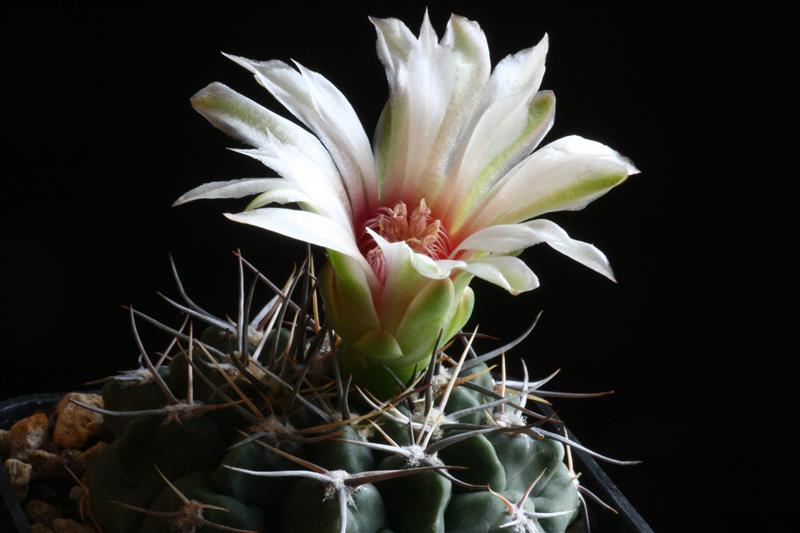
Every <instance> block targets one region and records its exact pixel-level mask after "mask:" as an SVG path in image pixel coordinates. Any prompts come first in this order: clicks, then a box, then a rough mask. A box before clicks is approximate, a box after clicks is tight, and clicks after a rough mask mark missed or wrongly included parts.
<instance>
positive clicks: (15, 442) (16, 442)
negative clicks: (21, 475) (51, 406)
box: [9, 413, 50, 461]
mask: <svg viewBox="0 0 800 533" xmlns="http://www.w3.org/2000/svg"><path fill="white" fill-rule="evenodd" d="M49 427H50V418H49V417H48V416H47V415H46V414H44V413H36V414H34V415H31V416H29V417H27V418H23V419H22V420H20V421H18V422H17V423H16V424H14V425H13V426H11V431H9V433H10V434H11V444H10V446H9V448H10V450H11V457H13V458H14V459H20V460H23V461H24V460H26V459H27V457H28V453H30V451H31V450H38V449H39V448H41V447H42V445H43V444H44V443H45V442H47V433H48V429H49Z"/></svg>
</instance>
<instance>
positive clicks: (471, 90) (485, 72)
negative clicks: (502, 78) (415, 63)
mask: <svg viewBox="0 0 800 533" xmlns="http://www.w3.org/2000/svg"><path fill="white" fill-rule="evenodd" d="M441 44H442V47H443V48H444V49H445V50H447V51H449V53H450V57H449V61H452V62H453V63H454V64H455V69H456V70H455V80H454V83H453V87H452V91H451V94H450V97H449V107H448V109H447V112H446V114H445V116H444V118H443V120H442V123H441V125H440V126H439V132H438V134H437V137H436V144H435V145H434V146H433V147H432V149H431V154H432V156H431V158H430V160H429V162H428V166H427V168H426V170H425V171H424V172H425V175H424V176H423V178H422V179H421V181H420V183H419V188H420V192H419V195H420V197H424V198H428V199H429V201H430V202H431V203H432V204H438V203H439V200H438V195H439V194H446V195H449V194H452V187H451V186H450V183H449V181H450V178H451V177H452V176H453V173H454V172H455V170H456V169H455V167H456V166H457V164H458V161H460V159H461V155H462V154H463V152H464V149H465V148H466V146H467V141H468V139H469V136H470V134H471V132H472V129H473V127H474V122H475V117H476V115H477V111H478V110H479V108H480V105H481V103H482V101H483V91H484V87H485V86H486V84H487V82H488V80H489V73H490V70H491V61H490V59H489V45H488V44H487V42H486V36H485V35H484V33H483V30H482V29H481V27H480V26H479V25H478V23H477V22H474V21H471V20H468V19H466V18H464V17H459V16H457V15H452V16H451V17H450V20H449V21H448V23H447V29H446V31H445V34H444V37H442V43H441Z"/></svg>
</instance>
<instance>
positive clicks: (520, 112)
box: [453, 35, 555, 209]
mask: <svg viewBox="0 0 800 533" xmlns="http://www.w3.org/2000/svg"><path fill="white" fill-rule="evenodd" d="M548 46H549V45H548V37H547V35H545V36H544V38H542V40H541V41H540V42H539V44H537V45H536V46H534V47H532V48H528V49H526V50H523V51H521V52H518V53H516V54H514V55H510V56H507V57H506V58H504V59H503V60H502V61H501V62H500V63H499V64H498V65H497V67H496V68H495V70H494V72H493V73H492V77H491V79H490V81H489V84H488V85H487V87H486V95H485V98H484V100H485V106H486V107H485V110H484V111H483V113H482V115H481V116H480V118H479V120H478V122H477V125H476V126H475V127H474V131H473V132H472V136H471V138H470V139H468V140H467V141H466V142H468V145H467V147H466V150H465V153H464V156H463V159H462V161H461V164H460V167H459V169H458V172H457V175H458V183H457V184H456V189H457V190H456V191H455V196H454V197H453V201H454V202H459V203H460V204H462V205H459V206H458V207H459V208H462V209H463V207H464V206H463V202H464V199H465V198H467V199H469V204H470V205H469V207H471V206H472V205H474V203H475V201H476V200H477V197H479V196H480V195H481V194H485V192H486V191H487V190H488V189H489V187H490V186H491V185H492V184H493V183H495V182H496V180H497V179H499V178H500V177H501V176H502V175H503V174H505V173H506V172H507V171H508V170H509V169H510V168H511V167H513V166H514V165H515V164H517V163H518V162H519V161H520V160H521V159H522V158H524V157H525V156H527V155H529V154H530V153H531V152H532V151H533V150H534V149H535V148H536V146H537V145H538V144H539V143H540V142H541V140H542V138H543V137H544V136H545V134H546V133H547V132H548V131H549V129H550V127H551V126H552V123H553V117H554V113H555V97H554V96H553V94H552V93H551V92H545V93H537V91H538V90H539V87H540V85H541V81H542V77H543V76H544V71H545V68H544V63H545V58H546V56H547V50H548Z"/></svg>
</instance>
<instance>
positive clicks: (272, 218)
mask: <svg viewBox="0 0 800 533" xmlns="http://www.w3.org/2000/svg"><path fill="white" fill-rule="evenodd" d="M225 216H226V217H228V218H229V219H231V220H233V221H235V222H241V223H242V224H249V225H251V226H257V227H259V228H263V229H266V230H269V231H274V232H275V233H280V234H281V235H285V236H287V237H291V238H292V239H297V240H300V241H304V242H307V243H310V244H315V245H317V246H322V247H325V248H330V249H331V250H336V251H337V252H341V253H343V254H345V255H348V256H350V257H352V258H354V259H356V260H357V261H359V262H360V263H361V265H362V266H364V267H365V269H366V270H369V271H371V269H370V267H369V264H368V263H367V262H366V260H365V259H364V257H363V256H362V255H361V252H360V251H359V250H358V246H357V245H356V242H355V239H354V238H353V233H352V232H351V231H350V230H349V229H348V228H346V227H343V226H341V225H340V224H339V223H337V222H336V221H335V220H332V219H330V218H328V217H325V216H322V215H318V214H316V213H309V212H307V211H297V210H294V209H283V208H280V207H266V208H262V209H254V210H253V211H245V212H243V213H235V214H234V213H226V214H225Z"/></svg>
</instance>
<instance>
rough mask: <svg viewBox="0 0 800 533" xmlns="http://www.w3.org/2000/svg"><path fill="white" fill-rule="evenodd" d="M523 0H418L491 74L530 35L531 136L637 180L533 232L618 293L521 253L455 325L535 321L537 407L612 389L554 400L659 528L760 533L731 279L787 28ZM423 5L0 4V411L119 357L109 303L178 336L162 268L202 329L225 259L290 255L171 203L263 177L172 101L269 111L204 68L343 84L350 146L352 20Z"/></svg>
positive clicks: (217, 207) (766, 498)
mask: <svg viewBox="0 0 800 533" xmlns="http://www.w3.org/2000/svg"><path fill="white" fill-rule="evenodd" d="M521 6H522V4H516V3H514V4H502V3H492V4H491V6H489V5H488V4H480V3H469V2H441V3H440V2H430V3H429V8H430V14H431V18H432V21H433V23H434V25H435V27H436V28H437V30H439V32H440V34H441V32H442V31H443V28H444V24H445V22H446V19H447V16H448V15H449V13H450V12H451V11H452V12H456V13H459V14H463V15H466V16H468V17H470V18H474V19H476V20H478V21H479V22H480V23H481V25H482V27H483V28H484V30H485V32H486V34H487V37H488V41H489V45H490V49H491V51H492V60H493V63H496V62H497V61H498V60H499V59H500V58H502V57H503V56H505V55H506V54H508V53H512V52H515V51H517V50H519V49H522V48H526V47H528V46H531V45H533V44H535V43H536V42H538V40H539V39H540V38H541V37H542V35H543V34H544V32H548V33H549V36H550V53H549V56H548V67H547V74H546V76H545V80H544V84H543V88H546V89H552V90H554V91H555V93H556V96H557V99H558V112H557V116H556V124H555V127H554V128H553V130H552V131H551V133H550V135H549V136H548V140H553V139H556V138H558V137H560V136H563V135H568V134H580V135H583V136H585V137H588V138H591V139H594V140H598V141H601V142H603V143H606V144H608V145H610V146H612V147H614V148H616V149H618V150H620V151H621V152H622V153H624V154H625V155H627V156H629V157H630V158H631V159H633V161H634V162H635V163H636V165H637V166H638V167H639V168H640V169H641V170H642V174H640V175H637V176H634V177H633V178H631V179H630V180H629V181H628V182H627V183H625V184H624V185H623V186H621V187H619V188H618V189H616V190H614V191H612V192H611V193H610V194H608V195H607V196H606V197H604V198H602V199H600V200H598V201H597V202H595V203H594V204H592V205H591V206H590V207H589V208H588V209H586V210H585V211H582V212H578V213H565V214H557V215H555V216H553V217H552V218H553V219H554V220H556V221H557V222H559V223H560V224H562V225H563V226H564V227H565V229H567V231H569V232H570V234H571V235H572V236H573V237H576V238H579V239H582V240H586V241H589V242H593V243H595V244H597V245H598V246H599V247H600V248H601V249H602V250H603V251H604V252H606V254H607V255H608V256H609V258H610V259H611V262H612V265H613V267H614V269H615V271H616V273H617V277H618V279H619V281H620V283H619V284H617V285H615V284H612V283H610V282H608V281H607V280H605V279H603V278H601V277H600V276H597V275H595V274H593V273H592V272H590V271H588V270H587V269H584V268H582V267H580V266H579V265H577V264H574V263H572V262H571V261H570V260H568V259H566V258H564V257H562V256H560V255H558V254H557V253H556V252H554V251H552V250H550V249H547V248H545V247H539V248H534V249H531V250H529V251H527V252H526V253H525V254H524V256H523V257H524V258H525V259H526V261H527V262H528V263H529V264H530V265H531V266H532V268H533V269H534V271H536V272H537V274H538V275H539V278H540V280H541V281H542V287H541V288H540V289H538V290H536V291H534V292H532V293H527V294H525V295H522V296H519V297H511V296H508V295H507V294H505V293H504V292H503V291H502V290H501V289H499V288H496V287H493V286H487V285H486V284H484V283H482V282H480V281H476V282H474V283H473V287H474V288H475V289H476V293H477V306H476V311H475V313H474V315H473V319H472V320H471V322H470V324H472V325H474V324H476V323H479V324H480V326H481V330H482V331H483V332H485V333H491V334H494V335H497V336H498V337H501V338H502V339H504V340H508V339H510V338H511V337H513V336H515V335H516V334H517V333H518V332H520V331H522V330H523V329H524V327H525V326H526V325H527V324H528V323H529V322H530V320H531V319H532V318H533V316H535V314H536V313H537V312H538V311H539V310H541V309H544V310H545V313H544V316H543V319H542V321H541V323H540V325H539V327H538V329H537V330H536V331H535V333H534V334H533V335H532V337H531V338H530V339H529V340H528V341H527V342H526V343H524V344H523V345H522V348H521V349H517V350H516V354H517V355H522V356H524V357H525V358H526V360H527V362H528V366H529V368H530V369H531V370H532V372H533V373H534V374H535V375H537V376H543V375H545V374H547V373H549V372H551V371H552V370H554V369H556V368H561V369H562V372H561V374H560V375H559V377H558V378H557V379H556V382H555V386H556V387H557V388H558V389H560V390H566V391H594V390H606V389H614V390H616V391H617V392H616V394H615V395H614V396H612V397H610V398H604V399H599V400H585V401H584V400H582V401H560V402H559V403H558V405H557V407H558V408H559V411H560V412H561V413H562V415H563V416H564V418H565V419H566V420H567V421H568V422H569V423H570V425H571V427H572V429H573V430H574V431H575V432H576V433H577V434H578V435H579V436H581V437H582V439H583V440H584V442H585V443H587V444H589V445H590V446H592V447H593V448H595V449H597V450H598V451H601V452H605V453H608V454H610V455H613V456H616V457H621V458H637V459H642V460H644V463H643V464H642V465H641V466H637V467H625V468H621V467H611V466H610V467H608V471H609V473H610V474H611V476H612V477H613V478H614V479H615V480H616V481H617V482H618V484H619V486H620V487H621V488H622V490H623V492H625V493H626V495H627V496H628V497H629V498H630V500H631V501H632V502H633V504H634V505H635V506H637V508H638V509H640V511H641V512H642V514H643V515H644V517H645V518H646V519H648V520H649V521H650V522H651V523H652V525H653V526H654V528H655V529H656V530H657V531H708V530H721V529H718V528H721V524H723V523H728V524H736V525H737V526H738V527H737V528H735V529H734V530H738V528H741V529H744V528H745V525H746V524H751V523H755V524H758V526H757V527H756V529H755V530H754V531H778V530H783V529H784V527H788V526H787V525H786V524H785V523H784V522H783V519H782V516H781V514H782V511H783V510H784V505H783V503H782V501H783V500H782V499H781V498H782V496H781V494H782V491H781V490H779V489H778V486H779V485H778V482H779V481H780V480H781V479H782V478H783V477H784V475H785V473H784V471H783V470H782V468H781V466H780V464H781V461H782V459H781V458H780V457H778V455H777V453H776V452H774V446H773V445H774V444H775V443H776V441H780V440H781V438H780V434H781V430H780V428H779V427H777V428H776V426H774V425H772V424H771V420H770V421H768V419H767V418H766V415H767V414H768V413H771V412H774V411H775V409H776V407H780V404H779V403H778V400H779V398H778V397H777V396H776V395H775V394H774V393H770V392H769V390H771V389H769V388H768V387H767V385H766V384H767V383H769V382H770V377H769V374H770V372H775V369H776V367H775V366H774V365H773V363H772V359H771V357H772V353H771V352H770V350H769V349H767V348H766V347H765V345H764V344H758V345H756V344H755V343H752V339H753V335H752V334H753V331H754V330H757V329H758V327H759V326H758V325H759V324H760V323H762V321H765V320H764V317H763V309H764V305H763V300H764V298H765V296H764V293H763V292H758V293H756V292H755V291H753V290H752V284H753V279H754V277H755V276H756V274H755V271H754V265H755V263H756V261H760V262H763V261H770V260H771V259H770V257H771V254H762V253H760V252H759V251H758V249H757V247H758V245H757V241H758V240H760V238H761V237H760V232H761V231H762V230H761V229H760V228H759V227H758V224H757V222H756V221H757V220H758V215H756V214H754V211H753V207H754V206H756V207H758V208H759V209H762V208H764V207H765V206H768V203H769V196H770V195H771V194H772V193H773V192H774V189H775V187H776V185H774V184H775V183H776V182H779V178H778V177H776V174H778V173H779V171H780V169H778V168H776V167H775V163H774V162H775V161H778V160H780V158H781V157H782V156H783V155H784V152H783V151H782V150H781V149H779V148H778V144H777V143H776V142H775V140H780V139H781V138H784V139H785V138H787V136H788V134H789V131H790V128H791V126H790V125H787V122H786V121H784V120H783V113H784V112H785V111H786V110H787V109H788V108H789V107H790V106H793V104H791V103H786V102H784V101H782V100H781V95H780V88H781V87H782V86H784V85H785V84H786V83H787V81H788V79H789V72H788V71H789V66H790V57H791V54H790V52H789V47H790V44H792V41H791V39H790V26H789V23H788V21H787V20H786V17H782V16H781V15H780V14H776V13H770V12H769V11H767V10H766V9H763V10H760V11H759V10H755V11H753V10H751V11H732V10H711V9H705V10H698V9H688V8H678V7H675V8H662V9H641V8H639V9H634V10H621V9H617V10H614V9H602V10H601V9H585V8H577V7H569V8H567V7H564V8H561V9H556V8H553V7H545V6H541V7H540V6H537V5H534V4H533V3H525V4H524V6H525V7H521ZM423 12H424V4H410V3H404V4H403V5H402V7H401V6H392V5H390V4H385V3H372V4H369V5H363V4H350V3H348V4H346V5H334V4H331V3H326V4H322V5H317V4H313V3H301V2H295V3H292V4H290V5H288V6H287V5H283V6H281V7H266V4H263V6H262V7H260V8H258V9H254V8H252V7H243V6H240V7H236V6H229V7H224V6H223V5H219V4H218V5H214V6H213V7H201V6H196V5H195V6H190V7H186V8H184V9H170V10H164V9H163V8H160V9H156V8H148V9H132V8H131V9H124V10H123V9H109V8H103V7H98V6H94V7H80V8H79V7H70V6H68V5H61V6H55V7H50V8H41V9H26V10H20V9H9V8H5V10H4V12H3V13H2V18H3V22H2V32H1V35H0V39H2V41H1V45H0V53H1V54H2V67H0V69H1V71H2V89H0V90H1V91H2V100H0V101H2V106H3V107H2V118H3V125H2V129H1V132H0V135H2V141H1V142H0V146H2V149H3V152H4V155H3V159H2V168H3V170H2V175H3V181H2V184H3V185H2V192H0V195H1V196H0V198H2V199H3V209H2V217H3V221H2V226H0V235H1V236H2V240H1V241H0V242H1V243H2V248H0V250H1V251H0V253H2V288H1V289H0V290H2V304H3V305H2V313H3V315H2V327H3V333H2V352H0V358H2V370H0V398H5V397H11V396H14V395H18V394H24V393H30V392H35V391H52V390H66V389H72V388H75V387H78V386H80V384H81V383H83V382H85V381H87V380H90V379H95V378H98V377H102V376H105V375H108V374H111V373H113V372H114V371H116V370H118V369H121V368H127V367H131V366H132V365H134V363H135V356H136V350H135V347H134V346H133V342H132V338H131V335H130V333H129V326H128V323H127V316H126V313H125V312H123V311H122V309H121V307H120V305H121V304H133V305H135V306H136V307H138V308H140V309H142V310H145V311H147V312H149V313H150V314H153V315H155V316H159V317H161V318H163V319H165V320H166V321H171V320H175V319H176V314H175V313H174V312H172V311H171V310H170V309H169V308H167V307H166V306H165V305H164V304H163V303H162V302H161V301H160V300H159V299H158V297H157V296H156V294H155V291H157V290H159V291H164V292H166V293H168V294H173V295H174V294H175V291H174V289H173V285H172V281H171V275H170V271H169V263H168V254H169V253H172V254H173V255H174V257H175V259H176V261H177V264H178V267H179V268H180V269H181V271H182V272H183V277H184V281H185V284H186V286H187V289H188V290H189V292H190V294H192V295H193V296H194V297H195V299H196V300H197V301H199V302H202V303H203V305H205V306H206V307H208V308H211V309H212V310H215V311H217V312H218V313H219V314H224V313H226V312H228V313H232V312H234V310H235V307H234V302H235V295H236V277H235V273H236V266H235V261H234V257H233V255H232V254H231V251H232V250H234V249H236V248H239V247H240V248H241V249H242V251H243V253H244V254H245V256H246V257H248V258H249V259H250V260H251V261H252V262H254V263H255V264H257V265H259V266H260V267H261V268H262V269H263V270H264V271H265V272H266V273H268V274H269V275H271V276H273V278H274V279H276V280H280V279H281V278H283V277H284V276H285V275H286V274H287V273H288V272H289V269H290V267H291V264H292V262H294V261H298V260H300V259H301V258H302V256H303V254H304V247H303V245H301V244H299V243H295V242H289V241H287V240H286V239H283V238H281V237H278V236H275V235H271V234H268V233H265V232H261V231H259V230H256V229H252V228H248V227H243V226H238V225H236V224H233V223H231V222H228V221H226V220H225V219H224V218H223V217H222V215H221V213H222V212H223V211H225V210H228V211H230V210H236V209H237V208H241V207H242V206H243V203H242V202H213V203H201V204H197V205H189V206H185V207H181V208H175V209H173V208H171V207H170V204H171V203H172V201H173V200H174V199H175V198H177V197H178V196H179V195H180V194H181V193H183V192H185V191H186V190H188V189H190V188H192V187H194V186H196V185H198V184H200V183H204V182H206V181H210V180H212V179H225V178H238V177H247V176H266V175H270V174H271V172H270V171H268V170H266V169H263V168H261V167H259V165H258V164H257V163H255V162H254V161H252V160H249V159H247V158H244V157H242V156H238V155H236V154H234V153H232V152H230V151H226V150H225V147H229V146H235V142H233V141H231V140H229V139H227V138H226V137H225V136H224V135H223V134H221V133H219V132H217V131H216V130H214V129H213V128H212V127H211V126H210V125H208V124H207V123H206V122H205V120H204V119H202V118H201V117H200V116H199V115H197V114H196V113H194V112H193V111H192V109H191V108H190V106H189V100H188V99H189V97H190V96H191V95H192V94H193V93H194V92H195V91H197V90H199V89H200V88H202V87H203V86H205V84H207V83H210V82H212V81H217V80H218V81H223V82H224V83H226V84H227V85H229V86H231V87H233V88H235V89H237V90H239V91H241V92H242V93H244V94H246V95H248V96H250V97H252V98H255V99H257V100H259V101H260V102H263V103H265V105H267V106H268V107H271V108H272V109H274V110H276V111H279V112H282V113H283V110H281V109H280V107H279V106H278V105H277V104H276V103H275V102H274V100H272V99H271V98H270V97H269V96H268V95H267V94H266V92H265V91H263V90H262V89H261V88H260V87H259V86H258V85H257V84H256V83H255V81H254V80H253V79H252V78H251V76H250V75H249V74H248V73H246V72H244V71H243V70H242V69H240V68H239V67H237V66H236V65H234V64H233V63H231V62H230V61H228V60H227V59H225V58H224V57H222V55H220V53H219V52H220V51H227V52H231V53H235V54H237V55H243V56H246V57H252V58H257V59H271V58H279V59H284V60H288V59H290V58H293V59H297V60H299V61H300V62H302V63H304V64H305V65H306V66H307V67H309V68H312V69H314V70H317V71H319V72H321V73H322V74H324V75H325V76H327V77H328V78H329V79H330V80H331V81H332V82H333V83H334V84H335V85H337V86H338V87H339V88H340V89H341V90H342V91H343V92H344V94H345V95H346V96H347V97H348V98H349V100H350V101H351V102H352V103H353V105H354V107H355V109H356V110H357V112H358V114H359V116H360V118H361V120H362V122H363V123H364V125H365V128H366V130H367V132H368V133H371V132H372V131H373V129H374V125H375V122H376V120H377V117H378V114H379V112H380V109H381V107H382V106H383V103H384V101H385V98H386V95H387V89H386V84H385V79H384V74H383V70H382V67H381V65H380V64H379V62H378V59H377V57H376V54H375V49H374V42H375V37H374V31H373V29H372V26H371V24H370V23H369V22H368V20H367V15H376V16H396V17H399V18H402V19H403V20H404V21H405V22H406V23H407V24H408V25H409V26H410V27H412V28H413V29H414V30H415V31H416V29H417V28H418V26H419V23H420V21H421V19H422V14H423ZM284 114H285V113H284ZM771 161H772V162H773V163H770V162H771ZM795 174H796V173H795ZM780 179H786V178H780ZM318 256H319V257H321V254H318ZM756 294H759V295H758V296H757V295H756ZM145 338H146V340H148V341H149V342H152V343H154V345H155V346H156V347H159V348H160V346H161V344H159V343H162V342H163V339H162V338H161V337H160V336H159V335H157V334H154V333H152V332H148V333H147V334H146V335H145ZM762 340H763V339H762ZM487 346H488V344H487ZM512 359H513V358H512ZM515 368H517V367H516V366H515ZM778 373H780V372H778ZM754 404H755V406H754ZM704 524H705V525H704Z"/></svg>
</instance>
